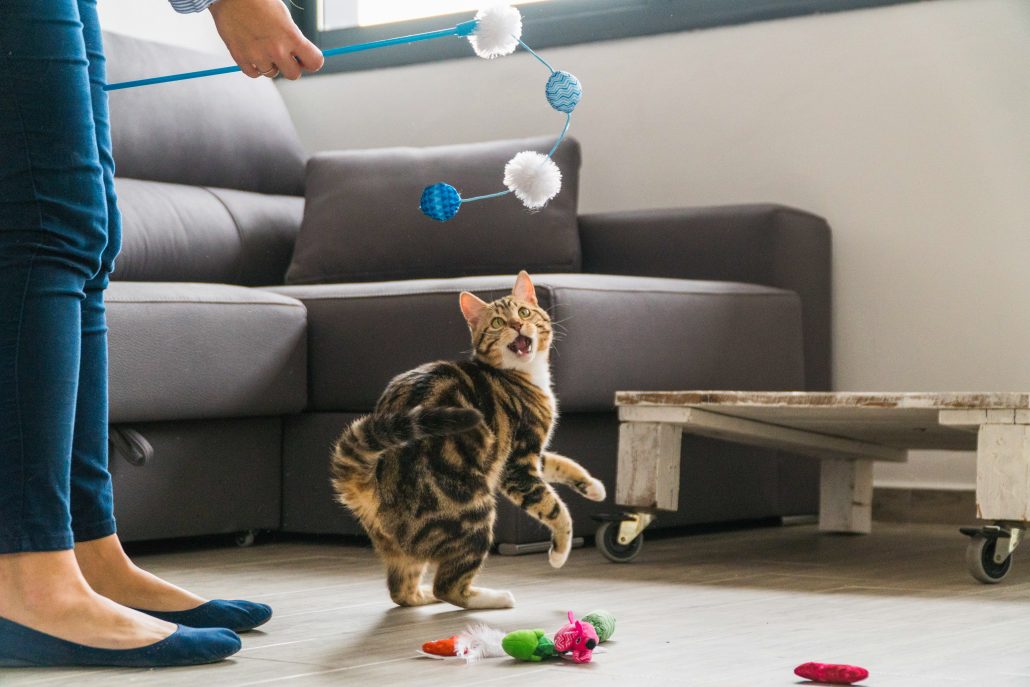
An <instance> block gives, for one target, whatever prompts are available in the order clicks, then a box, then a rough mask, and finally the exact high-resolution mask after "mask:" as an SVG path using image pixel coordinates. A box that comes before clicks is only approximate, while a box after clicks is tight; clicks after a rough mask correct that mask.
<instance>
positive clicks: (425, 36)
mask: <svg viewBox="0 0 1030 687" xmlns="http://www.w3.org/2000/svg"><path fill="white" fill-rule="evenodd" d="M478 23H479V22H478V21H476V20H475V19H473V20H470V21H465V22H462V23H460V24H458V25H457V26H452V27H451V28H449V29H440V30H438V31H427V32H426V33H415V34H412V35H410V36H398V37H397V38H386V39H383V40H381V41H371V42H370V43H358V44H356V45H346V46H344V47H342V48H332V49H330V50H323V51H322V54H323V55H324V56H326V57H333V56H335V55H345V54H347V53H352V52H362V51H364V50H375V49H376V48H388V47H390V46H392V45H403V44H405V43H416V42H418V41H428V40H432V39H434V38H446V37H448V36H469V35H471V34H472V32H473V31H475V30H476V25H477V24H478ZM238 71H241V70H240V67H239V65H233V66H232V67H218V68H216V69H202V70H200V71H196V72H183V73H182V74H169V75H168V76H155V77H153V78H151V79H137V80H136V81H122V82H120V83H112V84H106V85H105V86H104V90H105V91H118V90H121V89H123V88H136V87H137V86H151V85H153V84H158V83H168V82H170V81H184V80H186V79H199V78H201V77H205V76H215V75H217V74H231V73H233V72H238Z"/></svg>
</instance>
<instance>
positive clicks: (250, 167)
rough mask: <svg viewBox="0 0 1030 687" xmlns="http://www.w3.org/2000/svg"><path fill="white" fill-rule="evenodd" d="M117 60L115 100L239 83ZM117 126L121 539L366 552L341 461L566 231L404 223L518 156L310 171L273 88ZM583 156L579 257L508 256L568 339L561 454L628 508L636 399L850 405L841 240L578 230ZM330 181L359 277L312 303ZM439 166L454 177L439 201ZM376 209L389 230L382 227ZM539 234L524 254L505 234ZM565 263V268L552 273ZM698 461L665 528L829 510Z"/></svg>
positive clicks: (623, 219) (801, 225)
mask: <svg viewBox="0 0 1030 687" xmlns="http://www.w3.org/2000/svg"><path fill="white" fill-rule="evenodd" d="M106 41H107V51H108V69H109V80H110V81H118V80H123V79H131V78H139V77H143V76H150V75H154V74H161V73H171V72H177V71H186V70H191V69H200V68H205V67H209V66H217V65H218V64H219V62H221V61H224V58H218V57H212V56H208V55H203V54H200V53H195V52H192V51H189V50H184V49H179V48H172V47H169V46H164V45H159V44H154V43H149V42H145V41H140V40H137V39H133V38H128V37H124V36H118V35H110V34H109V35H107V36H106ZM367 95H368V94H366V97H367ZM111 105H112V123H113V128H114V145H115V157H116V163H117V174H118V178H117V190H118V194H119V197H120V205H121V208H122V211H123V216H124V248H123V252H122V255H121V257H120V258H119V260H118V263H117V266H116V271H115V274H114V281H113V282H112V284H111V288H110V290H109V292H108V297H107V301H108V313H109V324H110V349H111V396H112V399H111V417H110V420H111V423H112V447H113V453H112V461H111V466H112V472H113V475H114V480H115V489H116V493H117V509H118V510H117V516H118V519H119V523H120V530H121V533H122V536H123V537H124V538H125V539H127V540H139V539H157V538H166V537H182V536H196V535H203V534H215V533H230V532H238V531H247V530H262V529H268V530H282V531H287V532H301V533H340V534H360V529H359V528H358V527H357V526H356V524H355V522H354V521H353V520H352V519H351V518H350V517H349V515H348V514H347V513H346V512H344V510H343V509H342V508H340V507H339V506H337V505H336V504H335V503H334V502H333V501H332V499H331V495H330V490H329V485H328V468H327V461H328V456H329V451H330V446H331V443H332V441H333V439H334V438H335V437H336V436H337V434H338V433H339V432H340V430H341V428H342V427H343V426H344V424H345V423H347V422H349V421H350V420H352V419H353V418H355V417H357V416H358V415H360V414H361V413H364V412H367V411H368V410H369V409H370V408H371V407H372V404H373V403H374V401H375V399H376V397H377V395H378V393H379V391H380V390H381V389H382V388H383V386H384V385H385V384H386V382H387V381H388V380H389V379H390V378H391V377H392V376H393V375H395V374H397V373H398V372H401V371H403V370H405V369H408V368H410V367H413V366H415V365H418V364H421V363H423V362H427V361H430V360H434V359H439V358H454V357H459V356H462V355H464V352H465V351H467V350H468V348H469V343H468V340H467V337H468V335H467V330H466V327H465V324H464V322H463V320H462V318H461V314H460V312H459V310H458V307H457V294H458V293H459V292H460V291H462V290H466V289H467V290H471V291H474V292H476V293H477V294H479V295H480V296H483V297H484V298H490V297H492V296H495V295H499V294H501V293H503V292H505V291H507V290H510V288H511V284H512V283H513V277H514V269H512V268H513V265H504V269H497V265H496V264H493V263H490V261H479V262H477V258H476V257H475V256H476V255H481V254H482V251H484V250H487V251H489V250H496V247H497V246H498V245H505V242H506V241H509V240H511V238H512V237H513V236H515V237H516V238H517V237H521V236H523V235H524V234H525V233H526V232H532V231H539V230H540V229H539V227H540V226H549V225H546V222H548V221H550V219H548V218H550V217H554V218H557V219H555V221H556V222H557V221H560V217H561V216H560V215H558V214H555V215H553V216H552V215H542V216H540V217H534V216H527V215H526V213H524V212H522V211H521V210H519V209H518V208H517V207H516V208H515V209H514V210H513V206H514V205H517V204H515V201H514V200H512V199H507V200H512V202H511V203H503V202H502V201H495V202H494V204H492V205H491V204H483V205H482V206H481V207H475V208H474V210H473V209H470V210H463V211H462V212H463V218H464V221H467V222H472V223H474V228H475V230H474V231H473V230H469V229H465V230H462V229H461V228H460V227H461V225H457V226H459V229H455V230H450V229H447V230H445V229H441V227H444V226H447V225H433V223H431V222H430V221H429V220H418V221H423V222H425V223H426V224H425V225H421V224H415V222H416V220H414V219H405V220H404V221H403V222H401V221H400V220H397V221H395V219H394V216H395V215H396V216H397V217H401V216H403V217H407V215H404V213H406V212H408V210H410V208H407V207H406V205H405V204H406V203H408V201H407V200H405V199H406V198H407V197H408V196H407V195H405V194H407V193H408V189H409V188H420V187H421V185H424V184H427V183H432V182H435V181H440V180H454V179H458V180H459V181H463V182H464V183H469V184H474V183H475V182H476V181H477V179H478V178H479V176H480V175H479V172H478V171H476V170H477V169H478V167H476V165H478V164H480V163H482V164H484V165H486V166H487V167H490V168H491V169H496V170H497V172H496V173H497V174H499V170H500V167H501V166H503V159H504V158H499V159H500V160H501V162H500V163H499V164H498V163H497V162H496V160H494V157H497V156H496V155H495V153H497V152H498V151H501V150H502V149H507V147H510V146H512V145H515V146H518V145H522V144H523V143H524V142H519V143H512V144H509V143H498V144H488V145H487V146H486V147H483V148H477V147H475V146H472V147H469V146H464V147H461V146H459V147H455V148H454V149H453V150H452V149H434V150H433V151H432V153H431V154H430V153H425V154H423V152H421V151H414V152H413V151H406V152H404V153H403V155H401V156H400V158H398V157H397V156H398V155H400V153H397V152H396V151H362V152H360V153H353V154H351V153H348V154H344V155H343V156H342V157H340V156H336V157H334V156H329V157H328V158H327V157H325V156H318V157H316V158H314V159H312V160H310V161H309V160H308V159H307V157H306V156H305V154H304V152H303V150H302V148H301V145H300V142H299V139H298V137H297V134H296V132H295V130H294V129H293V126H292V123H291V122H290V119H289V116H288V114H287V112H286V109H285V107H284V105H283V103H282V101H281V99H280V98H279V95H278V92H277V90H276V88H275V86H274V85H273V84H272V83H271V82H269V81H267V80H261V81H250V80H248V79H244V78H240V77H232V76H230V77H215V78H211V79H204V80H197V81H191V82H184V83H180V84H171V85H162V86H154V87H148V88H143V89H138V90H129V91H119V92H114V93H112V95H111ZM491 146H492V147H491ZM563 149H564V150H565V152H564V153H563V154H564V155H566V157H565V158H564V159H563V160H559V164H560V165H562V164H564V167H563V172H565V176H566V186H565V189H563V191H562V194H560V195H559V197H558V198H556V199H555V201H554V203H555V207H554V209H553V212H554V213H561V212H564V213H566V214H565V218H566V220H568V219H569V217H571V225H568V226H571V233H569V231H566V230H568V226H566V227H565V230H562V231H565V233H563V234H561V237H563V238H561V239H560V241H559V239H558V238H556V239H555V240H554V241H551V242H548V241H546V240H536V241H531V242H528V243H527V242H523V243H522V244H520V245H516V246H514V247H513V248H512V249H511V250H507V251H505V254H510V253H512V252H515V255H514V256H512V255H508V257H509V259H510V260H516V261H518V262H519V263H520V264H522V266H525V267H527V268H528V269H530V271H531V273H533V274H534V278H535V283H536V285H537V290H538V295H539V297H540V300H541V302H542V304H543V305H544V306H545V307H548V308H549V309H550V311H551V313H552V315H553V316H554V317H555V319H558V320H561V321H562V322H563V327H564V329H565V334H564V337H563V338H562V339H561V340H559V341H558V342H557V344H556V349H555V351H554V354H553V356H552V360H553V368H554V378H555V385H556V393H557V396H558V398H559V401H560V404H561V408H562V418H561V423H560V425H559V429H558V431H557V433H556V435H555V440H554V447H555V449H556V450H557V451H560V452H562V453H565V454H568V455H570V456H574V457H575V458H577V459H578V460H580V461H582V462H583V463H584V464H585V465H587V466H588V467H589V468H590V469H591V470H592V471H594V473H595V474H597V475H598V476H599V477H601V479H603V480H604V481H605V482H606V483H607V484H608V485H609V493H613V492H614V489H613V486H614V484H613V480H614V472H615V457H616V444H617V434H618V424H617V419H616V416H615V414H614V412H613V407H612V398H613V394H614V391H615V390H616V389H677V388H683V389H686V388H704V389H829V388H830V386H831V380H830V235H829V228H828V226H827V225H826V223H825V221H823V220H822V219H820V218H819V217H816V216H813V215H811V214H809V213H806V212H802V211H798V210H794V209H790V208H785V207H781V206H776V205H744V206H734V207H719V208H692V209H682V210H651V211H641V212H625V213H606V214H595V215H585V216H579V217H577V216H576V214H575V213H576V208H575V199H576V188H575V184H576V181H575V179H576V174H575V172H576V169H574V168H578V164H579V148H578V145H577V144H576V143H575V142H574V141H572V142H570V143H568V144H565V145H563ZM405 155H408V156H414V158H412V159H417V160H423V159H429V158H425V157H424V155H429V156H430V157H431V158H432V160H433V164H432V165H429V167H425V166H421V167H420V164H421V163H420V164H414V165H407V164H406V163H404V160H405V159H407V158H405V157H404V156H405ZM341 160H342V162H341ZM398 160H400V163H398ZM330 163H331V164H337V163H339V164H342V165H344V167H343V168H345V169H349V170H350V174H351V176H350V177H349V178H348V177H347V176H346V175H343V174H342V172H341V176H340V177H339V185H340V191H339V193H340V195H341V197H342V196H347V194H348V193H349V194H350V196H351V197H350V200H349V201H348V202H350V203H351V205H350V206H347V207H350V208H351V209H350V210H346V211H335V210H332V209H331V208H330V219H331V220H332V222H337V223H338V225H339V234H338V235H337V236H336V237H332V236H330V240H332V241H333V245H332V246H331V250H334V251H337V252H340V253H341V255H342V256H343V258H342V259H344V260H345V261H346V262H347V266H346V267H347V274H350V275H353V278H348V279H346V280H340V279H336V280H334V281H332V282H331V283H315V282H318V281H320V280H319V279H318V278H317V277H312V276H311V274H312V273H311V270H310V269H308V270H307V271H306V272H305V277H304V279H296V278H291V279H290V281H291V282H294V283H290V284H287V283H285V282H286V279H287V274H288V272H289V273H290V274H291V275H293V276H296V274H298V271H304V270H301V269H300V267H298V265H299V264H300V262H302V261H301V257H303V256H304V255H306V256H307V257H306V258H304V259H306V260H309V261H310V260H311V259H317V258H318V257H319V254H320V251H319V250H318V246H317V245H316V246H315V248H314V249H312V246H311V245H310V244H305V245H304V246H302V245H301V244H303V243H304V241H303V240H298V235H301V236H302V238H303V237H305V236H309V235H310V234H311V232H310V231H309V225H310V224H313V223H314V222H315V221H316V219H317V218H316V217H315V215H317V214H318V212H316V206H317V207H322V206H321V205H319V203H321V202H322V201H324V200H325V198H326V194H328V197H329V200H330V201H332V200H333V194H334V189H333V183H332V181H333V179H334V178H335V177H333V176H331V174H330V176H328V177H327V176H326V175H325V174H324V173H323V174H321V176H319V177H318V178H319V179H320V181H319V183H318V187H319V191H318V193H319V194H320V195H318V198H317V200H318V202H317V203H316V202H315V201H313V200H311V198H312V194H313V193H314V192H313V191H312V189H311V188H309V189H308V191H309V193H308V196H309V202H308V206H307V215H305V212H306V210H305V179H306V171H305V166H306V165H307V166H308V171H307V178H308V179H312V178H315V176H313V170H315V171H317V169H318V166H319V165H323V166H324V165H325V164H330ZM427 164H428V163H427ZM389 165H393V167H389ZM343 168H341V169H343ZM333 169H335V168H333ZM427 169H431V170H432V173H433V174H436V173H442V174H445V176H443V177H442V178H435V177H429V178H427V174H428V173H427ZM384 170H389V173H386V171H384ZM323 172H324V170H323ZM462 175H466V177H467V178H466V177H463V176H462ZM379 177H383V178H384V179H385V181H383V182H382V183H383V184H385V186H384V188H396V189H397V194H398V195H397V196H396V198H398V199H400V200H396V201H395V202H386V201H383V200H382V199H379V198H374V197H371V195H369V196H368V197H367V200H366V201H365V202H367V203H368V206H367V207H366V206H365V205H364V204H362V198H365V197H366V195H363V194H372V192H371V191H368V190H366V188H365V187H364V186H363V185H362V184H364V183H365V182H366V181H367V180H369V179H375V178H379ZM327 179H328V182H327V181H326V180H327ZM309 185H310V186H312V187H313V186H314V184H309ZM355 189H357V190H355ZM355 194H357V195H355ZM415 197H416V199H417V196H415ZM355 198H356V200H355ZM355 202H356V203H358V205H357V206H355V205H354V203H355ZM372 204H375V205H374V207H375V208H376V211H375V212H371V213H370V212H366V210H368V208H372V207H373V205H372ZM411 204H417V200H415V201H413V202H412V203H411ZM563 204H564V205H563ZM320 212H321V211H320ZM512 212H514V213H515V214H511V213H512ZM333 213H335V215H334V214H333ZM568 213H572V214H571V215H569V214H568ZM323 214H324V213H323ZM466 215H467V217H466ZM527 217H528V220H527ZM526 221H528V222H529V223H530V224H527V225H525V226H526V227H527V228H526V229H525V231H524V232H523V231H521V230H520V231H512V230H511V226H513V223H519V222H526ZM332 222H330V224H329V227H330V231H331V230H332V228H333V227H334V226H336V225H335V224H333V223H332ZM405 222H407V224H405ZM534 222H537V223H536V224H533V223H534ZM541 223H542V224H541ZM302 224H303V225H304V228H303V231H302V229H301V227H302ZM566 224H567V223H566ZM429 225H433V226H431V227H430V226H429ZM469 226H472V225H469ZM322 231H323V233H324V231H325V227H323V228H322ZM446 231H451V232H452V233H450V234H447V233H436V234H434V233H433V232H446ZM554 231H555V232H556V233H555V236H556V237H557V236H558V234H557V232H558V231H559V229H555V230H554ZM435 237H438V238H435ZM455 237H458V238H457V239H456V238H455ZM455 240H458V241H460V242H461V245H460V247H459V248H460V249H461V250H466V249H469V250H472V253H471V254H469V255H468V256H466V255H464V254H462V255H461V256H459V257H455V256H454V255H452V253H450V252H448V251H453V250H457V249H458V248H455V245H456V244H455V243H454V241H455ZM387 241H394V242H398V241H399V242H400V243H398V244H397V245H405V244H406V243H408V242H413V245H417V246H419V248H418V251H419V252H418V253H417V254H415V253H413V254H411V255H401V256H400V258H399V259H400V262H399V263H397V264H399V265H401V266H402V267H401V268H398V267H396V265H395V266H394V267H393V268H390V269H393V272H390V271H389V270H388V269H386V268H384V267H382V265H381V264H380V263H381V261H382V260H383V259H386V260H387V261H389V260H394V262H396V260H397V259H398V256H397V255H396V251H393V252H391V253H390V254H389V255H386V256H385V258H384V255H382V254H381V253H382V251H379V250H378V246H379V244H380V243H381V242H387ZM427 241H428V244H427V243H426V242H427ZM434 242H435V243H434ZM556 242H559V243H560V246H559V247H558V248H559V249H560V252H561V253H562V257H560V259H559V258H558V257H555V256H553V255H550V254H545V253H548V251H552V250H554V249H555V243H556ZM471 244H475V245H471ZM470 245H471V247H470ZM477 246H478V248H477ZM476 250H479V251H480V252H479V253H476ZM295 253H296V255H295ZM302 254H303V255H302ZM427 255H428V257H427ZM291 260H292V261H293V264H292V266H291ZM404 265H410V268H404V267H403V266H404ZM308 267H310V264H309V265H308ZM398 269H401V270H402V271H401V272H400V273H398V272H397V270H398ZM384 270H385V271H384ZM297 281H303V282H305V283H296V282H297ZM684 441H685V446H684V453H683V455H684V457H685V461H684V465H683V469H682V485H681V491H680V494H681V501H682V504H681V509H680V510H679V512H677V513H675V514H668V515H666V516H663V517H662V519H661V520H660V521H659V524H658V526H668V525H683V524H690V523H706V522H726V521H734V520H747V519H756V518H769V517H776V516H786V515H792V514H800V513H811V512H815V509H816V501H817V472H816V467H815V466H814V465H812V464H811V463H810V462H809V461H806V460H805V459H801V458H798V457H795V456H789V455H785V454H776V453H770V452H767V451H762V450H758V449H751V448H746V447H739V446H733V445H729V444H722V443H719V442H714V441H709V440H703V439H696V438H688V439H685V440H684ZM567 501H568V502H569V504H570V506H571V509H572V512H573V515H574V517H575V520H576V526H577V528H578V530H579V533H585V534H589V533H591V532H592V530H593V524H592V523H591V522H590V520H589V516H590V514H591V513H595V512H598V511H601V510H605V509H609V510H610V509H611V508H612V505H611V504H606V505H598V504H592V503H587V502H584V501H583V500H582V499H580V498H578V497H575V496H571V495H570V496H569V498H568V499H567ZM542 538H544V535H543V533H542V531H541V530H540V528H539V527H538V526H537V525H536V524H535V523H534V522H533V521H531V520H530V519H529V518H527V517H525V516H523V515H522V514H520V513H518V512H517V511H515V509H514V508H511V507H508V506H507V505H505V506H504V507H503V508H502V513H501V517H500V519H499V522H498V527H497V539H498V541H500V542H506V543H525V542H529V541H535V540H540V539H542Z"/></svg>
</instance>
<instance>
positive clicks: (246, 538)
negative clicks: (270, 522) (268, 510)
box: [236, 530, 257, 549]
mask: <svg viewBox="0 0 1030 687" xmlns="http://www.w3.org/2000/svg"><path fill="white" fill-rule="evenodd" d="M256 539H257V530H244V531H243V532H240V533H239V534H237V535H236V546H238V547H240V548H241V549H245V548H247V547H248V546H253V545H254V541H255V540H256Z"/></svg>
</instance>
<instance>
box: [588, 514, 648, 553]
mask: <svg viewBox="0 0 1030 687" xmlns="http://www.w3.org/2000/svg"><path fill="white" fill-rule="evenodd" d="M595 536H596V537H597V548H598V549H600V550H601V554H602V555H603V556H604V557H605V558H607V559H608V560H610V561H611V562H613V563H629V562H630V561H631V560H633V559H634V558H636V557H637V555H638V554H639V553H640V550H641V549H642V548H644V535H643V534H638V535H637V536H636V537H635V538H634V539H633V540H632V541H630V542H629V543H628V544H621V543H619V523H618V522H603V523H601V525H600V527H598V528H597V534H596V535H595Z"/></svg>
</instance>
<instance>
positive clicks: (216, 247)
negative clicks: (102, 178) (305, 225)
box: [112, 178, 304, 286]
mask: <svg viewBox="0 0 1030 687" xmlns="http://www.w3.org/2000/svg"><path fill="white" fill-rule="evenodd" d="M115 189H116V190H117V192H118V207H119V208H121V211H122V225H123V226H122V229H123V231H122V251H121V253H119V254H118V260H117V262H116V265H115V272H114V274H113V277H112V278H114V279H119V280H124V281H194V282H221V283H227V284H242V285H244V286H255V285H259V284H281V283H282V280H283V274H285V273H286V266H287V265H288V264H289V262H290V253H291V252H292V250H293V241H294V239H295V238H296V236H297V231H298V230H299V229H300V219H301V215H302V214H303V212H304V199H303V198H300V197H299V196H273V195H265V194H260V193H250V192H248V191H236V190H232V189H224V188H207V187H202V186H184V185H182V184H165V183H161V182H157V181H141V180H137V179H122V178H118V179H115Z"/></svg>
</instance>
